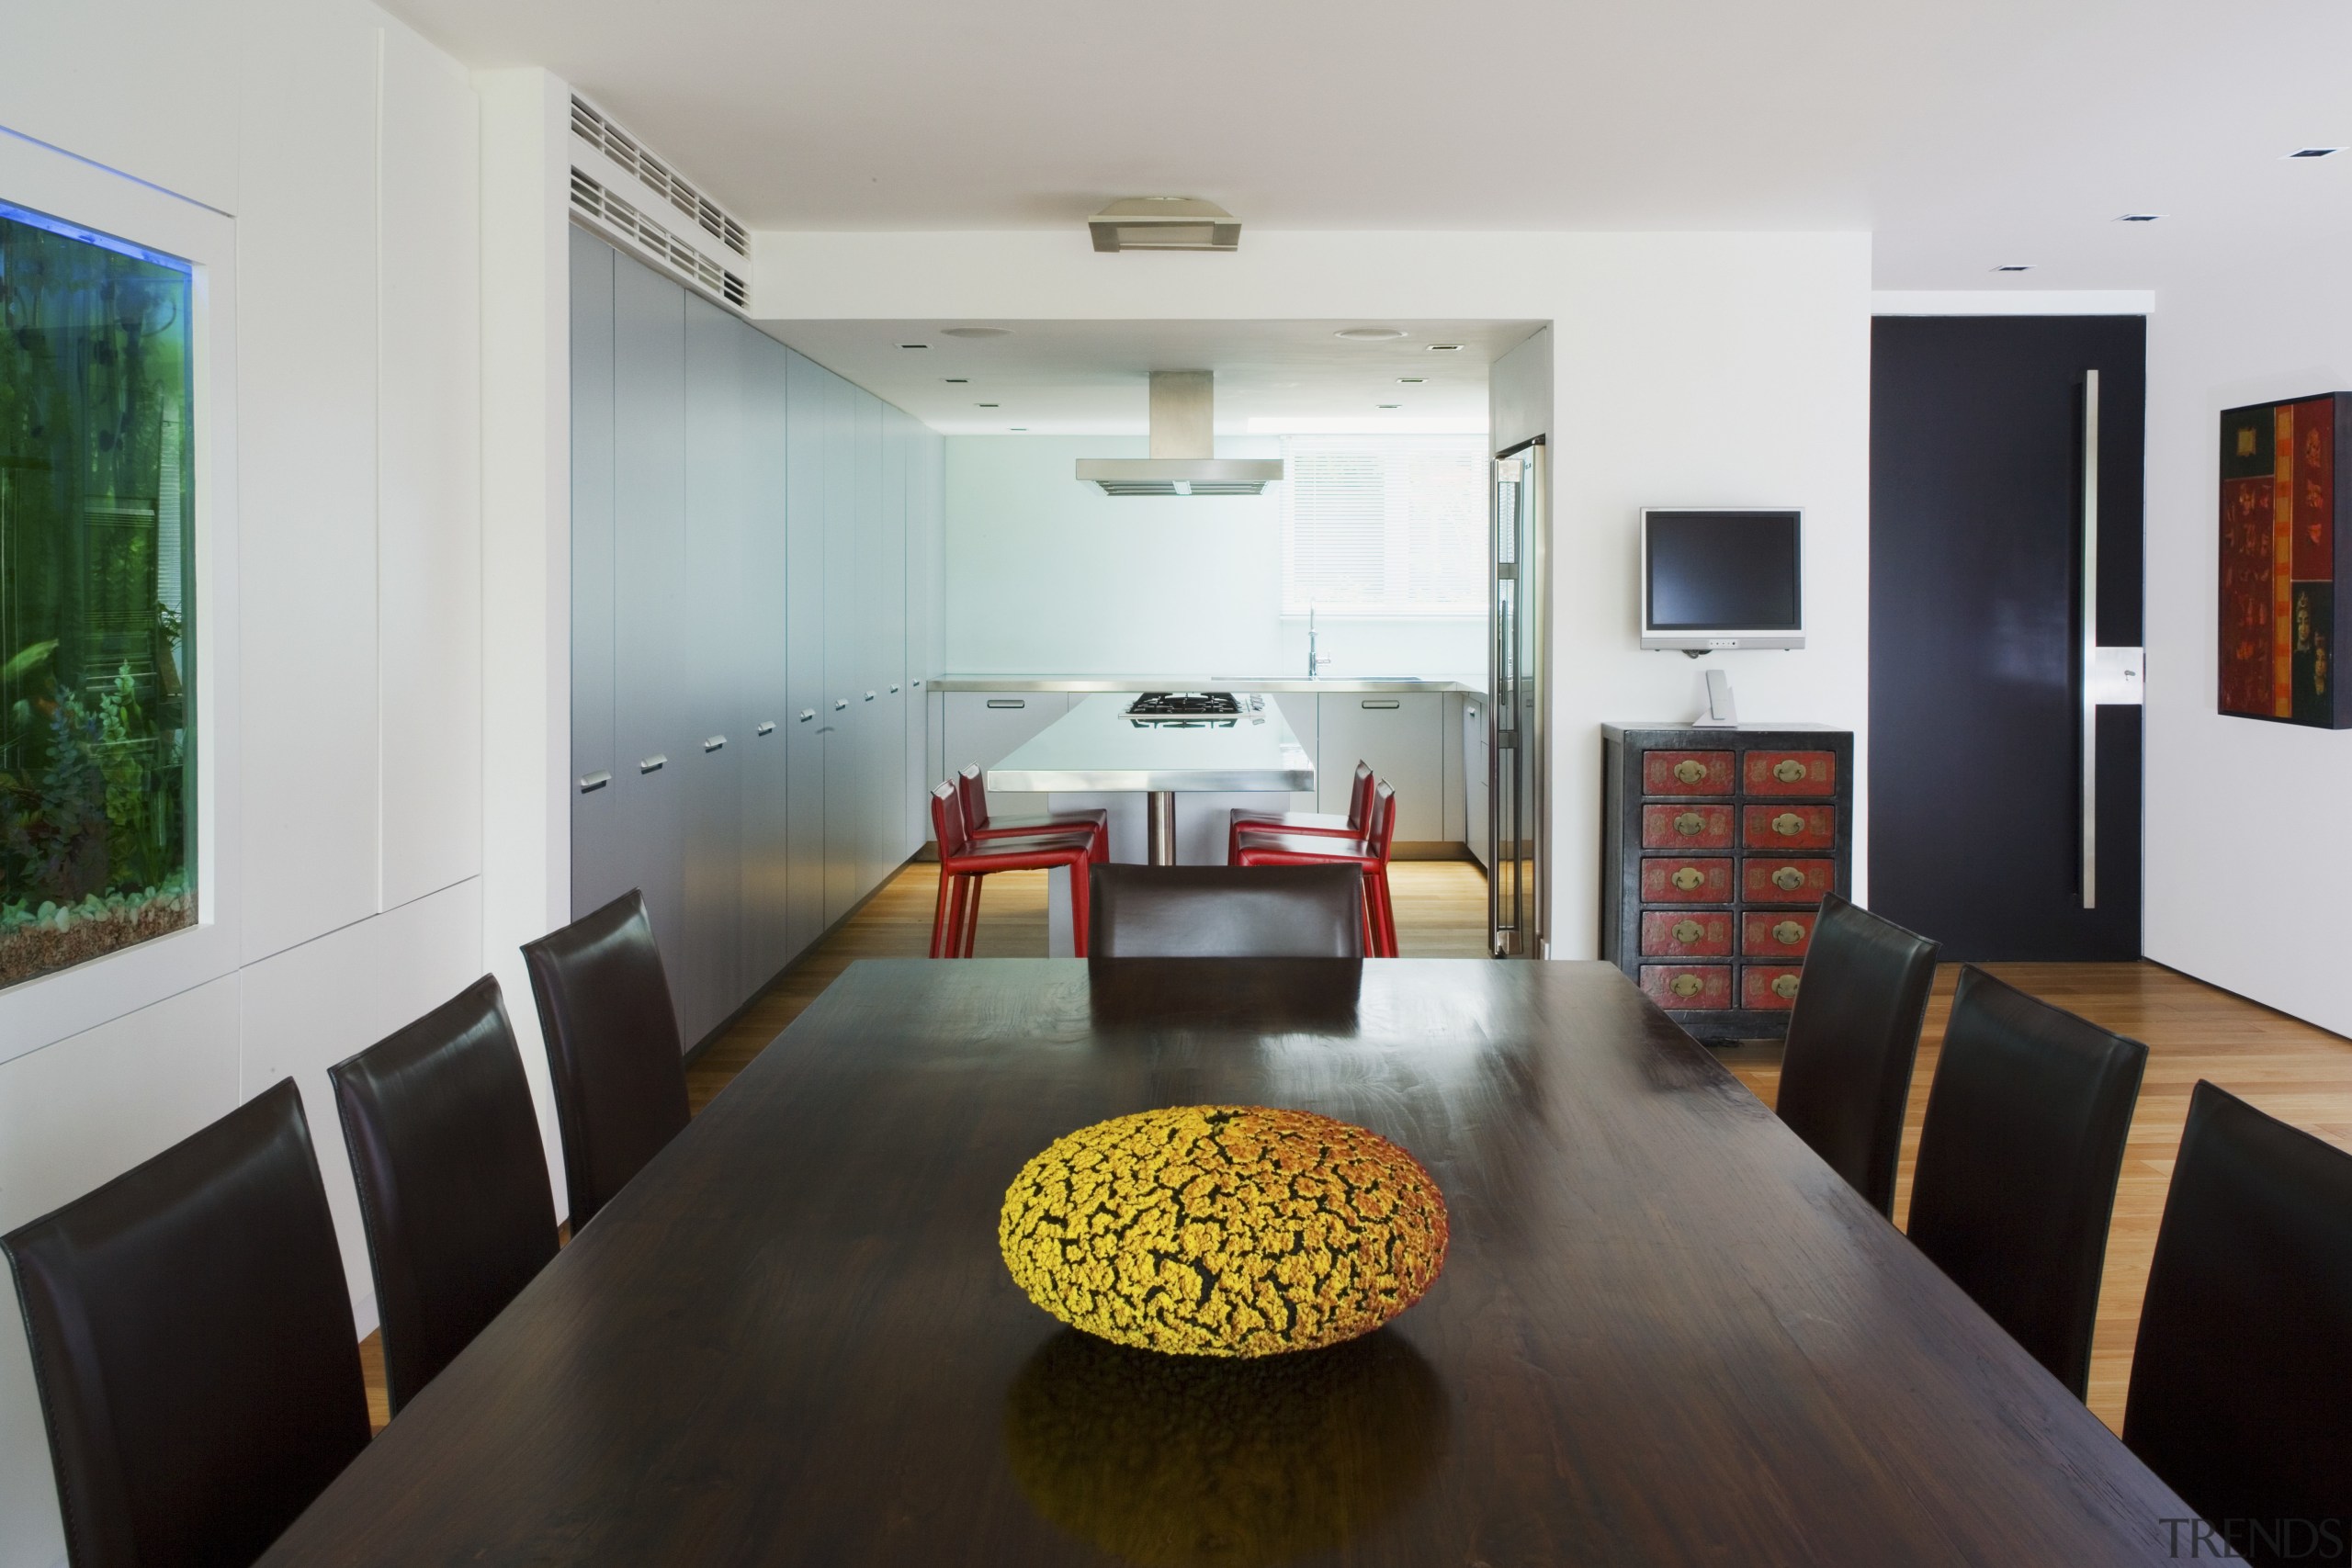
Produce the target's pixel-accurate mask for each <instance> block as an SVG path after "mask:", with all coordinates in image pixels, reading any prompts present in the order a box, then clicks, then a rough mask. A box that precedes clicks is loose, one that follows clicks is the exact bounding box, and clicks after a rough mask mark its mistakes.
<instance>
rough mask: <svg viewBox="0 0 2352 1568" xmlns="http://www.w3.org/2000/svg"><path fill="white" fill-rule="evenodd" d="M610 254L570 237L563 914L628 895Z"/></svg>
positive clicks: (602, 247)
mask: <svg viewBox="0 0 2352 1568" xmlns="http://www.w3.org/2000/svg"><path fill="white" fill-rule="evenodd" d="M617 259H618V258H617V257H616V255H615V254H614V253H613V250H612V247H611V246H609V245H605V244H603V243H599V242H598V241H596V240H594V239H591V238H590V237H589V236H587V235H586V234H583V233H582V232H581V231H578V230H576V229H575V230H573V231H572V232H571V302H572V316H571V912H572V913H573V914H574V915H583V914H586V913H587V912H588V911H589V910H591V909H594V908H598V907H599V906H601V905H604V904H606V903H609V902H610V901H612V900H613V899H615V898H617V897H620V896H621V895H622V894H624V893H626V892H628V890H629V888H630V887H631V886H633V884H632V883H631V882H630V881H629V880H628V866H627V865H626V864H625V863H624V859H623V845H622V843H621V836H620V826H619V811H618V806H617V803H618V801H619V799H620V791H619V789H618V788H617V787H616V785H615V784H614V778H615V774H616V767H615V763H614V760H613V759H614V751H613V265H614V263H615V261H616V260H617Z"/></svg>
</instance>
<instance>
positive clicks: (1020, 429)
mask: <svg viewBox="0 0 2352 1568" xmlns="http://www.w3.org/2000/svg"><path fill="white" fill-rule="evenodd" d="M1006 428H1007V429H1009V430H1011V431H1012V432H1013V434H1017V435H1025V434H1028V432H1029V427H1028V426H1027V425H1025V424H1014V425H1008V426H1006Z"/></svg>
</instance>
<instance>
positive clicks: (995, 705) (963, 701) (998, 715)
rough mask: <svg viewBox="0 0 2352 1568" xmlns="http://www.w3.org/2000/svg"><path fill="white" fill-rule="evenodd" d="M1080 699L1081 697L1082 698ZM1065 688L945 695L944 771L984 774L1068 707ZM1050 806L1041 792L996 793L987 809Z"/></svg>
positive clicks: (1011, 813)
mask: <svg viewBox="0 0 2352 1568" xmlns="http://www.w3.org/2000/svg"><path fill="white" fill-rule="evenodd" d="M1081 700H1082V699H1081ZM1070 701H1071V699H1070V696H1069V694H1068V693H1066V692H950V693H948V694H947V724H946V744H947V761H946V767H945V772H946V773H947V774H948V775H949V776H951V777H952V776H954V775H955V774H956V773H962V772H963V771H964V770H965V769H966V768H973V767H976V768H978V769H979V770H980V771H981V772H982V773H986V772H988V770H989V769H990V768H993V767H995V766H996V765H997V764H998V763H999V762H1001V761H1004V759H1005V758H1006V757H1007V756H1008V755H1010V754H1011V752H1012V749H1013V748H1014V747H1016V746H1018V745H1020V744H1021V743H1022V742H1023V741H1024V740H1026V739H1029V738H1030V737H1031V736H1033V735H1035V734H1036V733H1038V732H1039V731H1040V730H1042V729H1044V728H1046V726H1047V725H1049V724H1051V723H1053V722H1054V720H1056V719H1057V718H1059V717H1061V716H1063V715H1064V714H1066V713H1068V712H1069V705H1070ZM1045 809H1046V796H1044V795H1015V794H1009V793H1005V792H1001V791H999V792H992V793H991V794H990V795H989V812H990V814H991V815H994V816H998V817H1030V816H1035V815H1036V814H1037V813H1039V812H1042V811H1044V810H1045Z"/></svg>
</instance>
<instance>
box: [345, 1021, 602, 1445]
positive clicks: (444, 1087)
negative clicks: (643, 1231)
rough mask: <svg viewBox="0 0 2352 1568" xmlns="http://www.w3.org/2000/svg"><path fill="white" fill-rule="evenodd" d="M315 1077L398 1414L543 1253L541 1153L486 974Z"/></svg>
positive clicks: (549, 1214)
mask: <svg viewBox="0 0 2352 1568" xmlns="http://www.w3.org/2000/svg"><path fill="white" fill-rule="evenodd" d="M327 1077H329V1078H330V1079H332V1080H333V1081H334V1098H335V1108H336V1110H337V1111H339V1112H340V1113H341V1115H342V1118H343V1137H344V1143H345V1145H346V1146H347V1147H348V1149H349V1150H350V1154H351V1174H352V1178H353V1179H354V1180H355V1181H356V1183H357V1185H358V1189H359V1214H360V1218H361V1220H362V1221H363V1222H364V1223H365V1224H366V1226H367V1230H368V1264H369V1266H370V1267H371V1268H372V1269H374V1270H375V1276H376V1310H377V1313H378V1314H379V1318H380V1321H381V1324H382V1328H383V1337H384V1340H383V1343H384V1382H385V1385H386V1390H387V1393H389V1395H390V1402H391V1408H392V1413H393V1414H394V1415H398V1414H399V1413H400V1410H401V1406H402V1405H404V1404H407V1403H408V1402H409V1401H410V1400H411V1399H413V1398H414V1397H416V1392H417V1390H419V1389H421V1388H423V1387H424V1385H425V1384H426V1383H428V1382H432V1381H433V1378H434V1376H435V1374H436V1373H438V1372H439V1371H441V1369H442V1368H443V1367H446V1366H447V1365H448V1364H449V1362H450V1360H451V1359H453V1358H454V1357H456V1355H457V1354H458V1351H460V1350H462V1349H464V1348H466V1347H467V1346H468V1345H469V1344H471V1343H472V1342H473V1337H474V1336H475V1335H477V1334H479V1333H481V1330H482V1327H483V1325H486V1324H488V1323H489V1322H490V1320H491V1319H492V1318H493V1317H496V1316H497V1315H498V1314H499V1312H500V1311H501V1309H503V1307H504V1306H505V1305H506V1303H508V1302H510V1301H513V1300H514V1299H515V1294H516V1292H520V1291H521V1290H522V1288H523V1287H524V1286H525V1285H527V1284H529V1283H530V1282H531V1278H532V1276H533V1275H535V1274H537V1272H538V1271H539V1270H540V1269H542V1268H544V1267H546V1265H547V1262H548V1259H549V1258H553V1257H554V1256H555V1252H556V1235H555V1199H554V1197H553V1195H552V1194H550V1193H549V1191H548V1167H547V1151H546V1149H545V1147H544V1145H541V1144H540V1142H539V1119H538V1116H537V1113H536V1112H535V1111H533V1110H532V1107H531V1086H530V1082H529V1080H528V1079H526V1077H524V1076H523V1057H522V1053H521V1052H520V1051H519V1050H518V1049H517V1048H516V1046H515V1030H514V1027H513V1025H511V1024H510V1023H508V1022H507V1020H506V1004H505V1001H504V999H503V998H502V997H501V996H500V995H499V989H498V982H497V981H496V980H494V979H492V978H491V977H490V976H482V978H481V979H479V980H477V981H475V982H474V983H473V984H472V985H470V986H469V987H466V988H465V989H464V990H462V991H460V992H458V995H457V996H455V997H454V998H450V999H449V1000H448V1001H446V1002H444V1003H442V1004H441V1005H440V1006H439V1007H437V1008H435V1009H434V1010H432V1011H431V1012H429V1013H426V1014H425V1015H424V1017H423V1018H420V1019H418V1020H417V1021H415V1022H413V1023H412V1024H410V1025H408V1026H407V1027H406V1028H404V1029H401V1030H400V1031H399V1032H396V1033H393V1034H390V1035H388V1036H386V1037H385V1038H384V1039H383V1040H381V1041H379V1042H378V1043H375V1044H373V1045H370V1046H369V1047H368V1049H367V1050H365V1051H362V1052H360V1053H359V1054H358V1055H356V1056H353V1057H351V1058H350V1059H349V1060H347V1061H343V1062H338V1063H336V1064H335V1065H334V1066H332V1067H330V1068H328V1069H327Z"/></svg>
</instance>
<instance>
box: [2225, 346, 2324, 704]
mask: <svg viewBox="0 0 2352 1568" xmlns="http://www.w3.org/2000/svg"><path fill="white" fill-rule="evenodd" d="M2347 464H2352V392H2323V393H2321V394H2320V395H2319V396H2317V397H2311V398H2297V399H2295V400H2292V401H2289V402H2277V403H2256V404H2253V405H2252V406H2250V407H2247V408H2237V409H2225V410H2223V411H2222V604H2221V614H2222V639H2221V667H2222V668H2221V698H2220V702H2221V710H2222V712H2223V713H2225V714H2233V715H2236V716H2239V717H2242V718H2267V719H2271V720H2274V721H2276V722H2278V723H2280V724H2305V725H2312V726H2315V727H2317V728H2322V729H2346V728H2352V703H2347V702H2346V699H2345V694H2344V682H2343V680H2342V678H2341V677H2342V671H2341V669H2340V668H2339V657H2340V650H2341V649H2343V647H2344V637H2343V635H2342V634H2343V632H2344V630H2345V622H2346V620H2347V619H2352V608H2348V607H2346V605H2345V595H2344V594H2343V593H2342V592H2338V591H2337V587H2336V570H2337V569H2336V563H2337V561H2338V560H2340V559H2341V557H2340V556H2338V555H2337V553H2336V544H2337V541H2338V540H2340V539H2342V538H2343V536H2344V533H2345V522H2346V519H2345V515H2344V505H2345V495H2346V490H2345V487H2344V486H2342V485H2340V484H2339V482H2338V479H2337V476H2338V475H2340V474H2343V473H2344V472H2345V471H2346V467H2347Z"/></svg>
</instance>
